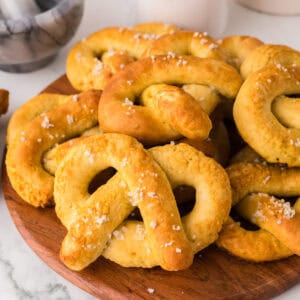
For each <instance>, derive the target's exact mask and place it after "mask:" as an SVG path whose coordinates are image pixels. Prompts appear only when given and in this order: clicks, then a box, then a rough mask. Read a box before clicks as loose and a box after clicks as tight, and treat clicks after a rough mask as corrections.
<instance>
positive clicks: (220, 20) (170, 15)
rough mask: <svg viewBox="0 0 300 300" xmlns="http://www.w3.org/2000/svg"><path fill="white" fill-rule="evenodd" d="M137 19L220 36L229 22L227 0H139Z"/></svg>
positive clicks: (140, 21)
mask: <svg viewBox="0 0 300 300" xmlns="http://www.w3.org/2000/svg"><path fill="white" fill-rule="evenodd" d="M137 4H138V5H137V20H138V22H139V23H142V22H163V23H170V24H174V25H177V26H179V27H180V28H183V29H189V30H197V31H207V32H208V33H209V34H210V35H212V36H215V37H218V36H219V35H220V34H222V32H223V31H224V29H225V26H226V23H227V14H228V4H227V0H137Z"/></svg>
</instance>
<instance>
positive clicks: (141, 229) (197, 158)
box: [55, 134, 231, 270]
mask: <svg viewBox="0 0 300 300" xmlns="http://www.w3.org/2000/svg"><path fill="white" fill-rule="evenodd" d="M133 141H134V139H133V138H130V137H128V136H123V135H119V134H104V135H98V136H94V137H90V138H86V139H84V140H82V142H79V143H78V144H77V146H75V147H74V148H73V150H71V151H70V152H69V154H67V156H66V157H65V158H64V159H63V161H62V162H61V163H60V164H59V167H58V170H57V171H56V177H55V180H56V181H55V201H56V203H57V206H56V210H57V214H58V216H59V218H60V219H61V220H62V222H63V224H64V225H65V226H66V227H67V228H68V234H67V236H66V238H65V239H64V242H63V245H62V249H61V258H62V259H63V261H64V263H66V264H67V266H68V267H70V268H72V269H76V270H78V269H82V268H83V267H85V266H86V265H87V264H89V263H91V262H92V261H94V260H95V259H96V258H97V257H98V256H100V255H101V254H102V255H104V256H105V257H106V258H109V259H111V260H113V261H115V262H117V263H119V264H121V265H123V266H127V267H129V266H142V267H152V266H155V265H161V266H162V267H163V268H165V269H167V270H178V269H181V268H186V267H187V266H188V264H190V263H191V260H190V257H189V254H188V259H187V260H186V259H185V257H186V255H187V253H186V251H188V249H189V247H188V246H187V245H185V247H183V246H182V245H181V244H180V242H179V241H178V239H177V238H176V236H177V234H180V236H182V235H183V236H185V234H186V235H187V238H188V240H189V244H190V246H191V248H192V251H193V252H194V253H196V252H197V251H199V250H201V249H203V248H204V247H206V246H208V245H209V244H210V243H212V242H213V241H214V240H215V239H216V238H217V234H218V232H219V230H220V228H221V226H222V224H223V222H224V220H225V219H226V218H227V216H228V213H229V208H230V205H231V193H230V186H229V181H228V178H227V175H226V173H225V172H224V170H223V169H222V168H221V167H220V166H219V165H218V164H217V163H216V162H215V161H214V160H212V159H210V158H207V157H205V156H204V155H203V154H202V153H201V152H198V151H197V150H195V149H194V148H192V147H190V146H188V145H185V144H179V145H165V146H161V147H155V148H152V149H150V150H149V152H150V154H151V156H152V157H153V158H154V160H155V161H156V162H157V163H158V164H159V165H160V167H161V168H162V169H163V170H164V172H165V173H166V175H167V177H168V179H169V181H170V183H171V184H172V187H173V188H174V187H176V186H178V185H181V184H188V185H192V186H194V187H195V188H196V190H197V192H196V204H195V207H194V209H193V210H192V211H191V212H190V213H189V214H188V215H186V216H185V217H184V218H183V219H182V224H181V222H180V219H178V211H177V208H176V205H175V207H174V203H175V201H174V200H172V205H171V204H170V203H169V202H170V199H172V195H170V194H168V193H169V192H168V193H166V194H165V195H164V198H161V200H160V201H159V198H160V197H161V196H162V194H161V189H164V185H165V184H166V182H165V177H164V176H163V174H161V171H159V170H157V169H155V170H152V169H151V170H150V171H149V170H148V168H149V167H150V166H151V164H152V163H151V164H150V163H149V160H150V158H149V157H150V155H149V154H148V155H146V153H145V151H144V150H142V148H141V146H140V145H138V143H137V142H133ZM123 147H124V149H123ZM137 151H139V152H140V151H141V152H142V154H139V156H138V157H136V156H137V154H136V152H137ZM87 152H88V153H89V155H86V153H87ZM91 157H93V161H91V159H90V158H91ZM124 158H127V159H126V164H124ZM74 161H79V162H80V163H79V164H77V166H78V167H79V168H80V170H81V168H83V169H82V170H85V171H84V173H85V174H84V175H86V177H84V181H82V178H83V176H82V173H81V172H78V167H77V166H75V165H74V163H73V162H74ZM86 165H88V168H87V167H86ZM110 165H113V166H114V167H115V168H116V169H117V170H118V173H117V174H116V175H115V176H114V177H113V178H111V179H110V180H109V181H108V182H107V183H106V185H104V186H101V187H100V188H99V189H98V190H97V191H96V192H95V193H94V194H92V195H91V196H89V195H88V193H87V187H88V184H89V181H90V180H91V179H92V178H93V176H94V175H95V174H96V173H97V172H98V171H99V170H100V169H103V168H106V167H107V166H110ZM149 165H150V166H149ZM145 168H147V169H146V170H145ZM152 168H153V167H152ZM132 169H133V170H132ZM178 170H180V172H178ZM70 172H71V173H72V172H75V173H76V174H78V176H75V177H74V180H75V182H76V183H74V185H73V184H72V185H70V184H69V183H68V181H69V175H68V174H71V173H70ZM131 172H133V173H131ZM153 172H154V173H153ZM79 173H81V175H80V176H79ZM151 174H152V175H151ZM155 174H157V175H155ZM153 175H155V176H153ZM153 181H154V182H155V184H154V185H153ZM74 186H75V187H77V188H76V190H74V188H73V187H74ZM164 192H165V191H164ZM140 197H142V198H140ZM157 202H159V203H157ZM136 205H137V206H138V207H139V208H140V211H141V214H142V217H143V220H144V224H143V223H141V222H137V221H125V222H123V220H124V219H125V218H126V216H127V215H129V214H130V212H131V211H132V210H133V208H134V206H136ZM170 205H171V206H170ZM160 206H164V207H165V208H164V209H163V208H159V207H160ZM166 206H167V208H166ZM116 210H117V211H118V213H116ZM206 212H207V213H206ZM164 215H166V216H164ZM200 215H201V217H199V216H200ZM95 216H96V217H95ZM170 217H171V219H172V220H171V221H170V220H169V218H170ZM175 217H176V218H175ZM174 218H175V219H174ZM97 221H99V224H98V225H97V224H95V222H96V223H97ZM117 226H118V227H117ZM182 229H184V230H182ZM111 233H112V236H111V240H110V241H109V239H110V235H111ZM154 234H155V235H156V239H157V241H156V242H154V241H153V235H154ZM174 235H175V237H174ZM107 241H109V243H108V245H107V247H106V248H105V249H104V246H105V244H106V242H107ZM161 250H162V251H163V252H164V253H165V255H167V257H168V263H166V261H162V260H161ZM188 253H189V252H188ZM178 258H180V259H181V265H180V264H179V263H178V262H176V261H177V259H178ZM165 259H166V258H165Z"/></svg>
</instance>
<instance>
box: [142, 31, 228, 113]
mask: <svg viewBox="0 0 300 300" xmlns="http://www.w3.org/2000/svg"><path fill="white" fill-rule="evenodd" d="M155 55H191V56H197V57H201V58H215V59H220V60H223V59H224V58H225V56H223V54H222V52H220V51H219V49H218V44H217V43H216V41H215V40H214V39H213V38H212V37H210V36H209V35H207V33H206V32H203V33H202V32H192V31H176V32H173V33H171V34H165V35H163V36H161V37H159V38H158V39H157V40H155V41H153V42H152V43H151V45H150V47H149V48H148V49H147V50H146V52H145V53H144V54H143V56H144V57H146V56H155ZM182 88H183V90H184V91H185V92H187V93H189V94H191V95H192V96H193V97H194V98H196V99H197V100H199V101H200V102H201V105H202V107H203V108H204V110H205V108H207V109H208V111H209V112H211V111H213V110H214V108H215V107H216V106H217V104H218V103H219V102H220V99H219V97H218V95H217V93H215V92H214V91H213V90H212V89H210V88H209V87H207V86H202V85H195V84H188V85H183V86H182Z"/></svg>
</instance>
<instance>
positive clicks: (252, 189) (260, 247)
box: [217, 163, 300, 262]
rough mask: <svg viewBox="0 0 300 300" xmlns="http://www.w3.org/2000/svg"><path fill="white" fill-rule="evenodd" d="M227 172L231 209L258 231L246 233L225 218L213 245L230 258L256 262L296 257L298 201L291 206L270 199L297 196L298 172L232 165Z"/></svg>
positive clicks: (298, 245)
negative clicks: (230, 193) (231, 200)
mask: <svg viewBox="0 0 300 300" xmlns="http://www.w3.org/2000/svg"><path fill="white" fill-rule="evenodd" d="M227 173H228V175H229V178H230V182H231V187H232V191H233V205H235V206H234V208H235V209H236V210H237V212H238V213H239V214H240V215H241V216H243V217H244V218H245V219H246V220H248V221H250V222H252V223H254V224H256V225H258V226H259V227H260V228H261V229H260V230H258V231H250V232H249V231H246V230H244V229H242V228H240V226H239V225H238V224H237V223H234V222H233V220H232V219H229V220H228V221H227V224H226V225H225V226H224V228H223V230H222V232H221V234H220V237H219V239H218V241H217V244H218V245H219V246H220V247H222V248H225V249H226V250H227V251H229V252H230V253H232V254H234V255H237V256H239V257H242V258H244V259H247V260H252V261H256V262H259V261H267V260H275V259H280V258H284V257H287V256H290V255H292V254H297V255H300V238H299V237H300V234H299V231H300V210H299V203H298V202H299V200H298V201H297V202H296V204H295V206H294V207H291V206H290V203H289V202H285V201H284V200H283V199H278V198H275V197H274V196H273V195H276V196H280V197H294V196H296V197H297V196H299V195H300V188H299V187H300V171H299V169H298V168H290V169H286V168H284V169H282V168H280V167H278V166H267V165H263V164H260V163H236V164H234V165H232V166H230V167H228V168H227Z"/></svg>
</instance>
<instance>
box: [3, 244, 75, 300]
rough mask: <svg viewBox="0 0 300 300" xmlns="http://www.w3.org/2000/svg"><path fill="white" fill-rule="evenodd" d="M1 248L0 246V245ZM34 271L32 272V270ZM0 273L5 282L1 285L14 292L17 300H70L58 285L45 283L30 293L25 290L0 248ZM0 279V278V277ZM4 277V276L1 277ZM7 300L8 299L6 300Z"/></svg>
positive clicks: (62, 287)
mask: <svg viewBox="0 0 300 300" xmlns="http://www.w3.org/2000/svg"><path fill="white" fill-rule="evenodd" d="M0 247H1V245H0ZM32 271H34V270H32ZM0 272H4V275H5V278H6V280H5V281H3V280H2V283H1V284H2V285H3V286H5V288H6V289H7V290H12V291H14V294H15V296H16V297H18V299H24V300H27V299H28V300H29V299H30V300H31V299H32V300H39V299H64V300H71V296H70V295H69V293H68V289H67V287H66V286H64V285H62V284H60V283H55V284H53V283H47V284H46V285H45V286H43V285H42V286H39V284H37V285H36V290H34V291H32V290H29V289H26V288H25V287H24V286H23V284H22V282H24V280H22V282H20V280H19V279H17V276H16V271H15V267H14V264H13V263H12V262H11V261H9V260H8V259H6V258H4V256H3V254H2V251H1V248H0ZM1 277H2V276H1ZM3 277H4V276H3ZM7 299H9V298H7Z"/></svg>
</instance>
